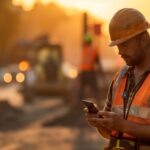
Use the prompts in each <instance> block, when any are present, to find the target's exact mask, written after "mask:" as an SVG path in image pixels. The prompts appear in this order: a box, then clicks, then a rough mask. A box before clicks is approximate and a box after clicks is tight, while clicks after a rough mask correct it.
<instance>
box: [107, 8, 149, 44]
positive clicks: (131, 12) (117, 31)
mask: <svg viewBox="0 0 150 150" xmlns="http://www.w3.org/2000/svg"><path fill="white" fill-rule="evenodd" d="M148 28H150V24H149V23H148V22H147V21H146V19H145V17H144V16H143V14H142V13H141V12H139V11H138V10H136V9H133V8H123V9H121V10H119V11H118V12H117V13H116V14H115V15H114V17H113V18H112V19H111V21H110V24H109V33H110V38H111V42H110V44H109V46H115V45H118V44H121V43H123V42H125V41H127V40H129V39H130V38H132V37H134V36H136V35H138V34H140V33H142V32H144V31H146V30H147V29H148Z"/></svg>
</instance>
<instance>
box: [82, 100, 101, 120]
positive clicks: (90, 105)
mask: <svg viewBox="0 0 150 150" xmlns="http://www.w3.org/2000/svg"><path fill="white" fill-rule="evenodd" d="M82 102H83V103H84V106H85V107H87V108H88V110H89V112H90V113H94V114H97V113H98V111H99V109H98V108H97V107H96V106H95V105H94V103H93V102H92V101H90V100H82ZM99 117H100V118H103V116H99Z"/></svg>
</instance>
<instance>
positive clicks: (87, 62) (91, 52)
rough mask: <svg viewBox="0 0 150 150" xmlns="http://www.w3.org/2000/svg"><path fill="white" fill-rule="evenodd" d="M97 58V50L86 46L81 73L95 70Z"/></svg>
mask: <svg viewBox="0 0 150 150" xmlns="http://www.w3.org/2000/svg"><path fill="white" fill-rule="evenodd" d="M96 57H97V50H96V49H93V47H92V46H84V47H83V50H82V58H81V64H80V70H81V71H91V70H94V64H95V59H96Z"/></svg>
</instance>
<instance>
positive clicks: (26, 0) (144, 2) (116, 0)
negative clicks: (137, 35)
mask: <svg viewBox="0 0 150 150" xmlns="http://www.w3.org/2000/svg"><path fill="white" fill-rule="evenodd" d="M12 1H13V3H14V4H16V5H23V6H24V8H25V9H26V10H30V9H32V7H33V6H34V4H35V3H36V2H40V3H43V4H45V5H46V4H49V3H50V2H52V1H53V2H56V3H59V4H60V5H63V6H66V7H69V8H70V7H71V8H79V9H82V10H87V11H89V12H91V13H92V14H95V15H96V16H98V17H101V18H104V19H105V20H107V21H109V20H110V18H111V17H112V15H113V14H114V13H115V12H116V11H117V10H118V9H120V8H123V7H132V8H137V9H139V10H140V11H142V12H143V13H144V14H145V16H146V18H147V19H148V20H150V11H149V7H150V0H12Z"/></svg>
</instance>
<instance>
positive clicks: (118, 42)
mask: <svg viewBox="0 0 150 150" xmlns="http://www.w3.org/2000/svg"><path fill="white" fill-rule="evenodd" d="M149 28H150V23H149V24H148V26H147V27H145V28H144V29H142V30H139V31H138V32H136V33H134V34H132V35H130V36H127V37H125V38H122V39H119V40H116V41H111V42H110V43H109V47H112V46H116V45H119V44H121V43H123V42H126V41H127V40H129V39H131V38H133V37H135V36H136V35H138V34H140V33H142V32H144V31H146V30H147V29H149Z"/></svg>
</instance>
